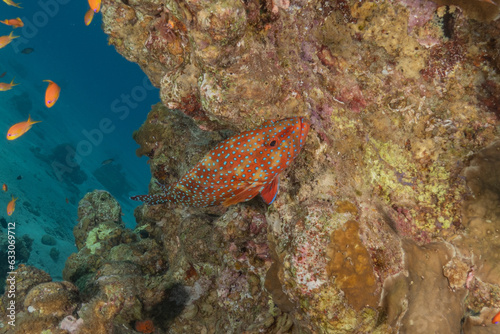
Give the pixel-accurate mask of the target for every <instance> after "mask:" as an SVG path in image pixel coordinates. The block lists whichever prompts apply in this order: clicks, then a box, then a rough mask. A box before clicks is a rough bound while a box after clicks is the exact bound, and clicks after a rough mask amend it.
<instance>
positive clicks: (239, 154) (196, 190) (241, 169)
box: [131, 117, 309, 207]
mask: <svg viewBox="0 0 500 334" xmlns="http://www.w3.org/2000/svg"><path fill="white" fill-rule="evenodd" d="M308 132H309V121H308V120H307V119H305V118H304V117H294V118H288V119H284V120H280V121H268V122H266V123H264V124H263V125H261V126H260V127H258V128H256V129H253V130H249V131H245V132H242V133H240V134H238V135H235V136H233V137H230V138H228V139H226V140H224V141H222V142H221V143H219V144H218V145H217V146H216V147H215V148H214V149H213V150H211V151H210V152H208V153H207V155H206V156H205V157H204V158H203V159H202V160H201V161H200V162H199V163H198V164H197V165H196V166H194V167H193V168H192V169H191V170H190V171H189V172H187V173H186V175H184V176H183V177H182V178H181V179H180V180H179V181H178V182H176V183H174V184H171V185H169V186H163V185H160V186H161V188H162V189H163V191H164V194H156V195H139V196H134V197H131V199H133V200H136V201H143V202H145V203H147V204H149V205H156V204H160V203H166V202H172V203H179V204H184V205H189V206H196V207H207V206H213V205H220V204H222V205H223V206H230V205H233V204H236V203H240V202H244V201H248V200H250V199H252V198H254V197H255V196H257V195H258V194H259V193H260V194H261V196H262V198H263V199H264V201H265V202H266V203H267V204H271V203H272V202H273V201H274V199H275V198H276V195H277V193H278V185H279V175H280V173H281V172H283V171H284V170H285V168H286V167H287V166H288V165H289V164H290V163H291V162H292V161H293V160H294V159H295V158H296V157H297V155H298V154H299V152H300V150H301V149H302V147H303V146H304V144H305V141H306V136H307V133H308Z"/></svg>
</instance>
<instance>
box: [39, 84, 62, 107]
mask: <svg viewBox="0 0 500 334" xmlns="http://www.w3.org/2000/svg"><path fill="white" fill-rule="evenodd" d="M43 81H44V82H48V83H49V85H48V86H47V90H46V91H45V105H46V106H47V108H50V107H52V106H53V105H54V104H55V103H56V101H57V99H58V98H59V92H60V91H61V87H59V86H58V85H57V84H56V83H55V82H53V81H51V80H43Z"/></svg>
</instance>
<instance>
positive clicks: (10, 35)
mask: <svg viewBox="0 0 500 334" xmlns="http://www.w3.org/2000/svg"><path fill="white" fill-rule="evenodd" d="M13 33H14V31H11V32H10V34H9V38H10V39H14V38H18V37H19V36H14V35H12V34H13Z"/></svg>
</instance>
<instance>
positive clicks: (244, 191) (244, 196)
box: [222, 182, 262, 207]
mask: <svg viewBox="0 0 500 334" xmlns="http://www.w3.org/2000/svg"><path fill="white" fill-rule="evenodd" d="M260 188H262V183H260V182H255V183H251V184H250V183H249V184H248V185H247V186H246V187H242V188H241V189H238V190H236V191H235V192H234V195H233V196H232V197H229V198H228V199H226V200H225V201H224V202H222V205H224V206H226V207H227V206H230V205H233V204H237V203H240V202H245V201H248V200H250V199H252V198H254V197H255V196H257V195H258V194H259V191H260Z"/></svg>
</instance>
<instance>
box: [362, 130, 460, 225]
mask: <svg viewBox="0 0 500 334" xmlns="http://www.w3.org/2000/svg"><path fill="white" fill-rule="evenodd" d="M410 154H411V153H410V152H407V151H404V150H403V149H401V148H400V147H399V146H398V145H395V144H393V143H392V142H386V143H383V142H380V141H377V140H375V139H373V138H370V139H368V144H367V145H366V152H365V161H366V162H367V165H368V166H367V168H368V169H369V172H368V175H370V177H371V179H370V180H369V181H370V183H371V184H372V185H373V186H378V187H380V190H381V198H383V199H384V200H385V201H386V202H387V204H391V203H403V202H404V203H410V204H411V205H410V207H408V209H409V211H410V213H411V216H412V220H413V223H414V224H415V226H416V227H417V228H420V229H423V230H427V231H434V230H435V229H436V227H437V223H439V224H440V225H441V226H440V227H441V228H443V229H448V228H449V227H450V226H451V224H452V222H453V221H454V220H455V219H457V217H456V215H457V213H456V212H455V204H454V203H455V201H456V200H457V199H459V198H460V196H462V194H463V193H464V192H465V184H464V182H460V181H458V180H456V179H454V177H453V175H452V174H451V172H450V170H448V169H447V168H446V166H444V165H441V164H439V163H437V162H436V163H434V164H432V165H431V166H429V167H423V166H420V165H419V164H418V163H416V162H414V160H413V158H412V156H411V155H410Z"/></svg>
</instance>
